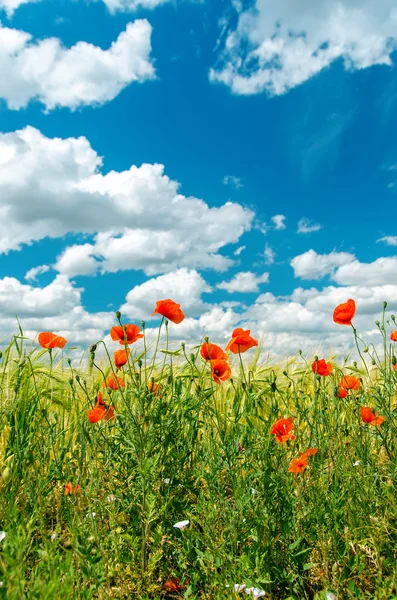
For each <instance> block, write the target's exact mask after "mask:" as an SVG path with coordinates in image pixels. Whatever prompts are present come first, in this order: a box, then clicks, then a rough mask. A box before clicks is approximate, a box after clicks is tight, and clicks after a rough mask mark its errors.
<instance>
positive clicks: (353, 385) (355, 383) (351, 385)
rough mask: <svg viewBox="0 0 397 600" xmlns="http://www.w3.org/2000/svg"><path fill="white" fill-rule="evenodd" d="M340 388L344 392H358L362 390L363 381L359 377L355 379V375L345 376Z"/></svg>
mask: <svg viewBox="0 0 397 600" xmlns="http://www.w3.org/2000/svg"><path fill="white" fill-rule="evenodd" d="M339 385H340V388H341V389H342V388H343V389H344V390H354V391H357V390H358V389H360V385H361V381H360V380H359V378H358V377H353V375H345V376H344V377H342V379H341V380H340V384H339Z"/></svg>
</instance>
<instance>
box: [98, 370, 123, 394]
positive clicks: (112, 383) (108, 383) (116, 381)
mask: <svg viewBox="0 0 397 600" xmlns="http://www.w3.org/2000/svg"><path fill="white" fill-rule="evenodd" d="M102 385H103V387H105V388H110V389H111V390H119V389H120V388H123V387H125V383H124V381H123V380H122V379H121V377H115V376H114V375H113V373H112V374H111V375H109V377H107V378H106V379H105V381H104V382H103V384H102Z"/></svg>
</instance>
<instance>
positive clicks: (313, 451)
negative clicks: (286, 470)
mask: <svg viewBox="0 0 397 600" xmlns="http://www.w3.org/2000/svg"><path fill="white" fill-rule="evenodd" d="M317 452H318V450H317V448H309V449H308V450H306V452H304V453H303V454H305V455H306V456H314V455H315V454H317Z"/></svg>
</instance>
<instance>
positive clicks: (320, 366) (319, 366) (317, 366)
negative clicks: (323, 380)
mask: <svg viewBox="0 0 397 600" xmlns="http://www.w3.org/2000/svg"><path fill="white" fill-rule="evenodd" d="M312 371H313V373H316V375H321V376H322V377H327V376H328V375H330V374H331V373H332V365H331V363H327V362H325V360H324V359H323V358H321V359H320V360H315V361H314V362H313V364H312Z"/></svg>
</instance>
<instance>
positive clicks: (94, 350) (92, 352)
mask: <svg viewBox="0 0 397 600" xmlns="http://www.w3.org/2000/svg"><path fill="white" fill-rule="evenodd" d="M96 349H97V345H96V344H92V346H91V348H90V352H91V354H94V352H96Z"/></svg>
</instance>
